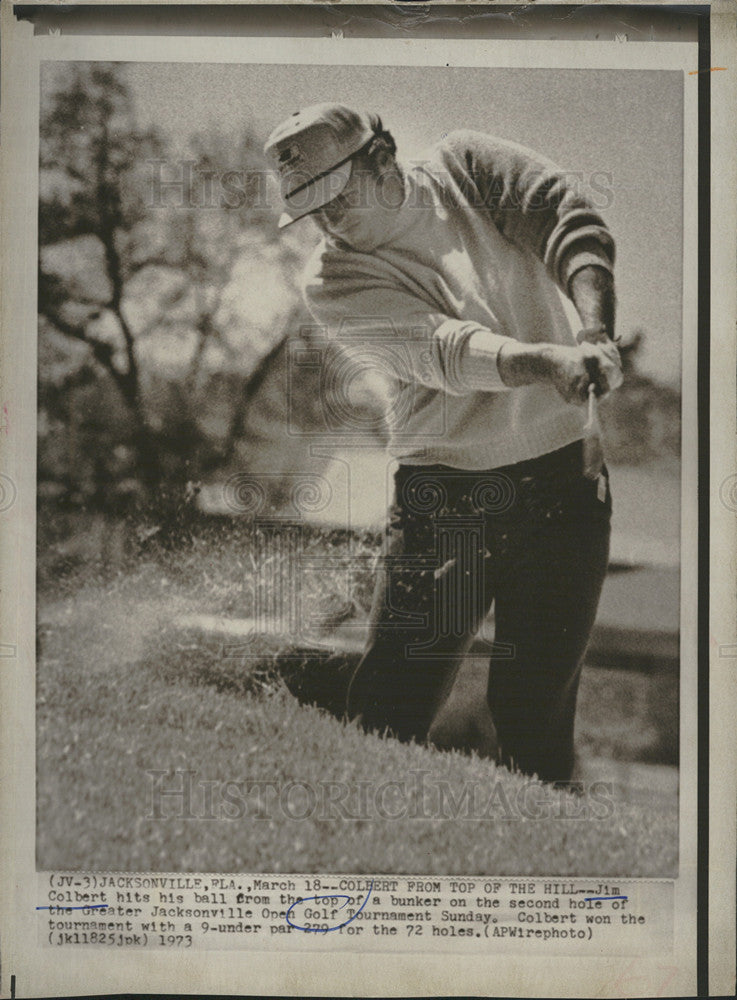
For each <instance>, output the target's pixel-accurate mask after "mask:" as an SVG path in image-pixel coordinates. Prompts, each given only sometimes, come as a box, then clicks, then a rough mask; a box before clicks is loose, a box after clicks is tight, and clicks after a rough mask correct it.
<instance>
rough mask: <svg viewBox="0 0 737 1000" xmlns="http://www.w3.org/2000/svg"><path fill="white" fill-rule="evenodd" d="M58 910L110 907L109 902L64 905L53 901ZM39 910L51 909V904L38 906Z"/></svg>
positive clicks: (104, 908)
mask: <svg viewBox="0 0 737 1000" xmlns="http://www.w3.org/2000/svg"><path fill="white" fill-rule="evenodd" d="M52 906H54V908H55V909H57V910H106V909H107V908H108V904H107V903H87V905H86V906H64V905H63V903H53V904H52ZM36 909H37V910H50V909H51V906H37V907H36Z"/></svg>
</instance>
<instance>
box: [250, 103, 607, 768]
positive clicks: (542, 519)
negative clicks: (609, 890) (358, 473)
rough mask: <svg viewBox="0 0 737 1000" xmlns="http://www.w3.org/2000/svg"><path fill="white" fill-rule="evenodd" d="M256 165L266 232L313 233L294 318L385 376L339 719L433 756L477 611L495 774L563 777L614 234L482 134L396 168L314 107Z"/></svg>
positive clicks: (590, 520) (591, 607)
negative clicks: (365, 598)
mask: <svg viewBox="0 0 737 1000" xmlns="http://www.w3.org/2000/svg"><path fill="white" fill-rule="evenodd" d="M266 151H267V153H268V154H269V155H270V156H272V157H273V158H274V161H275V163H276V166H277V168H278V170H279V173H280V175H281V185H282V197H283V201H284V212H283V215H282V216H281V218H280V221H279V224H280V226H284V225H288V224H290V223H293V222H296V221H297V220H298V219H301V218H303V217H305V216H308V215H309V216H310V217H311V218H312V219H313V220H314V222H315V223H316V224H317V226H318V228H319V230H320V231H321V234H322V239H321V241H320V243H319V246H318V247H317V249H316V251H315V254H314V255H313V257H312V258H311V261H310V263H309V264H308V267H307V271H306V274H305V278H304V295H305V299H306V302H307V305H308V307H309V309H310V311H311V312H312V314H313V316H314V317H315V319H316V321H317V322H318V323H320V324H322V325H323V326H325V327H326V328H327V330H328V335H329V336H330V337H335V338H338V339H339V340H340V341H341V343H345V344H346V345H347V346H348V348H349V349H351V350H354V351H356V350H357V351H358V356H360V350H361V347H362V345H363V346H365V345H366V344H371V345H374V346H375V345H377V344H381V345H382V347H383V349H384V350H385V351H386V356H387V357H388V358H390V359H392V360H391V362H390V363H391V365H392V368H393V371H394V376H395V386H396V388H395V392H396V396H395V400H394V403H395V404H396V405H393V406H392V407H391V412H390V414H389V419H390V421H391V420H392V419H393V421H394V424H393V426H392V427H391V442H390V451H391V454H392V455H393V456H394V458H396V460H397V463H398V467H397V471H396V473H395V476H394V498H393V506H392V509H391V511H390V515H391V516H390V521H389V525H388V528H387V544H386V549H385V558H384V559H383V565H382V568H381V570H380V571H379V573H378V577H377V581H376V588H375V593H374V600H373V606H372V610H371V621H370V631H369V638H368V643H367V646H366V650H365V652H364V655H363V657H362V659H361V661H360V663H359V665H358V667H357V668H356V671H355V674H354V676H353V678H352V681H351V684H350V689H349V692H348V704H347V712H348V715H349V716H350V717H351V718H354V719H357V720H359V721H360V722H361V724H362V725H363V726H364V727H366V728H367V729H374V730H378V731H388V732H390V733H392V734H393V735H395V736H397V737H398V738H400V739H404V740H410V739H416V740H418V741H424V740H428V739H429V740H430V741H432V739H433V732H432V721H433V718H434V716H435V714H436V712H437V710H438V708H439V706H440V705H441V704H442V702H443V699H444V698H445V696H446V694H447V693H448V691H449V689H450V686H451V684H452V681H453V678H454V676H455V674H456V671H457V669H458V667H459V664H460V662H461V658H462V656H463V655H464V653H465V651H466V649H467V648H468V645H469V643H470V640H471V639H472V637H473V635H474V633H475V632H476V630H477V629H478V628H479V625H480V624H481V622H482V621H483V618H484V616H485V615H486V614H487V613H488V611H489V610H490V608H491V605H492V603H493V605H494V613H495V623H496V624H495V647H494V648H495V654H494V655H492V656H491V659H490V672H489V681H488V693H487V698H488V704H489V708H490V710H491V714H492V717H493V721H494V725H495V728H496V735H497V741H498V759H499V761H500V762H503V763H505V764H507V765H509V766H510V767H513V768H518V769H520V770H522V771H525V772H527V773H536V774H537V775H539V776H540V777H541V778H542V779H544V780H549V781H558V782H565V781H568V780H570V779H571V777H572V773H573V768H574V752H573V725H574V714H575V707H576V694H577V689H578V682H579V676H580V671H581V665H582V658H583V654H584V651H585V648H586V644H587V641H588V638H589V634H590V631H591V628H592V625H593V622H594V618H595V615H596V609H597V605H598V601H599V595H600V591H601V586H602V583H603V580H604V575H605V572H606V568H607V560H608V553H609V530H610V517H611V498H610V493H609V484H608V475H607V472H606V468H605V467H604V466H603V465H602V464H601V460H600V457H598V456H597V455H596V453H595V452H593V453H592V451H591V448H590V445H591V436H590V433H588V437H587V431H588V432H590V425H591V418H592V417H593V416H594V415H595V414H594V413H593V412H592V411H593V409H594V408H595V397H596V396H601V395H604V394H605V393H607V392H609V391H610V390H611V389H614V388H616V387H617V386H618V385H619V384H620V382H621V378H622V375H621V366H620V361H619V353H618V350H617V347H616V346H615V344H614V343H613V341H612V339H611V338H612V337H613V335H614V281H613V263H614V244H613V240H612V237H611V235H610V233H609V232H608V230H607V228H606V226H605V224H604V222H603V220H602V219H601V217H600V216H599V214H598V213H597V212H596V210H595V209H594V208H593V207H592V205H591V204H590V203H589V202H588V201H587V200H586V199H585V198H584V197H583V196H582V195H581V193H580V191H579V190H577V189H576V187H575V186H574V185H572V184H571V183H569V181H568V180H567V179H566V176H565V175H564V174H563V173H562V172H561V171H560V170H558V169H557V168H556V167H555V166H554V164H552V163H551V162H549V161H548V160H546V159H544V158H542V157H540V156H538V155H536V154H535V153H532V152H531V151H530V150H527V149H525V148H523V147H521V146H518V145H516V144H513V143H509V142H506V141H501V140H499V139H496V138H494V137H492V136H490V135H486V134H483V133H479V132H472V131H457V132H452V133H451V134H449V135H447V136H446V137H445V138H444V139H443V140H442V141H441V142H440V143H438V144H437V145H436V146H435V147H434V148H433V149H432V150H431V151H430V153H429V155H428V158H427V159H426V160H425V161H423V162H421V163H419V164H418V165H415V166H413V167H412V168H411V169H406V168H405V167H403V166H402V165H401V164H400V162H399V161H398V160H397V158H396V155H395V153H396V145H395V142H394V139H393V137H392V135H391V133H390V132H388V131H387V130H385V129H384V127H383V125H382V122H381V119H380V118H379V117H378V115H375V114H367V113H363V112H360V111H355V110H352V109H350V108H348V107H345V106H343V105H339V104H319V105H315V106H313V107H309V108H306V109H304V110H302V111H299V112H297V113H295V114H294V115H292V116H291V117H290V118H288V119H287V120H286V121H285V122H283V123H282V124H281V125H280V126H279V127H278V128H276V130H275V131H274V132H273V133H272V135H271V136H270V138H269V140H268V142H267V144H266ZM558 290H560V291H561V292H563V294H564V295H566V296H568V297H569V298H570V299H571V300H572V301H573V304H574V305H575V307H576V311H577V313H578V316H579V317H580V323H581V330H580V331H579V332H578V335H577V336H574V332H573V331H572V330H571V326H570V324H569V322H568V319H567V317H566V313H565V310H564V308H563V303H562V301H561V298H560V295H559V291H558ZM387 331H390V333H389V335H387ZM587 403H588V404H589V405H588V410H587V405H586V404H587ZM575 404H579V405H575ZM587 415H588V418H589V419H588V423H587ZM587 446H589V447H587ZM496 650H499V651H501V652H500V653H499V655H497V654H496Z"/></svg>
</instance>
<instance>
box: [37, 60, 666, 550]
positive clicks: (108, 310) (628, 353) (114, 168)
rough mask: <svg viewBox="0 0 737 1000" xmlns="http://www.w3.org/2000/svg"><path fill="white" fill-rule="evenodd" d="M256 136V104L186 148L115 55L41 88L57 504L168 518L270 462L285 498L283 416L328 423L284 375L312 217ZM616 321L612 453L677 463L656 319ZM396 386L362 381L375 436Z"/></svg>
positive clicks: (46, 383)
mask: <svg viewBox="0 0 737 1000" xmlns="http://www.w3.org/2000/svg"><path fill="white" fill-rule="evenodd" d="M263 139H264V136H261V135H256V134H255V133H254V131H252V130H251V129H250V128H249V123H248V122H247V121H244V123H243V127H242V130H241V132H240V134H238V135H224V134H221V133H220V132H218V131H216V130H214V129H212V130H210V131H208V132H207V133H202V132H197V133H193V134H192V135H191V136H190V139H189V147H188V149H187V150H186V152H185V155H184V156H183V157H182V156H181V155H180V154H179V152H177V154H176V155H174V152H173V151H172V150H170V149H169V148H168V147H167V141H166V138H165V136H164V135H163V133H160V132H159V131H157V130H156V129H147V130H140V129H139V128H138V127H137V125H136V116H135V108H134V104H133V101H132V98H131V95H130V92H129V89H128V88H127V86H126V78H125V67H124V66H123V65H119V64H105V63H90V64H82V63H77V64H68V65H65V66H63V67H60V68H59V70H58V72H57V73H56V74H55V76H54V78H53V86H51V85H49V86H47V87H46V88H45V90H44V92H43V94H42V109H41V132H40V205H39V247H40V249H39V291H38V308H39V368H38V388H39V396H38V407H39V442H38V444H39V447H38V479H39V502H40V504H41V505H42V506H44V505H45V506H46V508H48V509H49V510H50V511H55V512H57V513H60V512H63V511H67V512H74V511H77V512H87V513H88V514H89V513H97V514H104V515H105V516H106V517H108V516H113V517H120V516H121V515H124V516H125V517H127V518H128V521H129V522H130V520H131V519H134V520H137V521H138V522H139V523H140V524H142V525H148V527H147V528H145V531H150V532H156V533H158V535H159V537H160V538H164V537H165V536H166V534H167V532H169V533H174V534H176V532H177V531H179V530H180V529H181V528H182V527H183V525H184V524H185V523H186V520H187V518H188V517H190V516H193V512H194V511H195V510H196V506H197V504H196V499H197V495H198V490H199V486H200V484H201V483H203V482H205V483H208V484H212V483H218V482H224V481H225V479H226V478H227V477H228V476H229V475H231V474H232V473H233V472H234V471H239V472H240V471H243V470H245V471H261V470H268V471H269V473H270V483H271V486H270V488H271V489H272V491H273V494H274V495H273V496H272V497H271V500H272V502H273V503H274V504H275V505H277V506H278V503H279V473H280V471H282V472H284V473H285V474H286V473H287V472H294V470H295V469H300V468H301V467H302V464H303V462H304V456H305V452H306V451H307V445H306V443H305V439H304V438H303V437H300V436H299V434H297V435H295V434H291V435H290V434H287V433H286V426H287V419H288V417H289V416H291V419H292V420H294V418H295V415H296V417H297V419H298V421H299V424H300V427H301V429H304V430H307V431H314V432H315V433H319V431H320V430H321V428H322V422H323V420H324V416H323V406H324V387H322V386H321V385H320V382H319V371H318V370H317V369H310V368H309V367H308V368H304V369H303V370H302V369H301V370H300V377H299V379H298V380H296V381H291V382H289V381H288V356H289V352H290V351H291V350H294V349H295V346H296V347H299V346H300V345H302V346H304V347H309V346H310V344H311V343H312V342H313V340H312V339H311V338H313V339H314V337H315V336H316V333H315V328H314V327H312V321H311V318H310V317H309V315H308V314H306V312H305V310H304V306H303V305H302V303H301V300H300V296H299V291H298V289H299V274H300V271H301V269H302V266H303V264H304V261H305V259H306V256H307V254H308V253H309V252H310V250H311V248H312V246H313V245H314V242H315V236H314V233H313V232H312V227H310V226H294V227H290V228H289V229H288V230H286V231H284V232H279V231H278V230H277V228H276V218H277V213H276V209H275V207H274V206H275V205H276V204H277V202H278V199H277V198H275V197H269V196H268V195H269V193H270V192H271V193H272V194H273V193H274V192H275V181H274V179H273V177H272V176H271V173H270V171H269V169H268V165H267V163H266V161H265V159H264V157H263V153H262V145H263ZM269 185H271V187H269ZM624 333H625V346H624V350H623V357H624V364H625V368H626V373H627V378H626V380H625V384H624V387H623V388H622V389H621V390H619V392H617V393H616V394H614V396H613V397H612V398H611V399H609V400H607V401H606V402H605V404H604V406H603V408H602V409H603V411H604V412H603V421H604V425H605V432H606V439H607V452H608V455H609V458H610V461H611V462H612V463H614V464H628V465H641V464H644V463H651V462H658V463H665V464H666V465H671V466H677V462H678V456H679V449H680V396H679V394H678V392H677V391H676V390H674V389H673V388H672V387H669V386H667V385H661V384H658V383H657V382H655V381H653V379H652V378H650V377H649V376H646V375H644V374H642V373H641V372H640V371H639V370H638V365H637V356H638V350H639V348H640V346H641V344H642V342H643V338H644V337H645V336H646V333H645V331H643V330H636V331H630V332H629V333H627V332H626V331H625V332H624ZM674 335H675V334H674ZM384 392H385V386H384V385H382V384H380V383H379V382H378V381H377V379H376V378H375V377H372V376H371V375H370V374H367V375H366V377H365V379H364V380H363V383H361V382H360V380H359V382H357V383H354V384H352V386H351V405H352V406H354V407H355V408H357V409H358V410H359V411H362V412H363V417H362V419H361V421H360V423H361V424H362V426H364V427H369V430H368V431H366V432H365V433H366V434H367V443H368V444H369V445H370V444H372V443H373V444H375V446H376V448H377V451H378V450H379V449H381V448H382V447H383V445H384V444H385V441H386V432H385V426H384V423H383V419H382V404H381V400H382V398H383V393H384ZM321 394H322V395H321ZM288 408H289V411H288ZM371 414H373V415H374V416H375V419H373V420H371V419H369V420H367V419H365V417H366V415H371ZM56 530H60V529H58V527H57V529H56Z"/></svg>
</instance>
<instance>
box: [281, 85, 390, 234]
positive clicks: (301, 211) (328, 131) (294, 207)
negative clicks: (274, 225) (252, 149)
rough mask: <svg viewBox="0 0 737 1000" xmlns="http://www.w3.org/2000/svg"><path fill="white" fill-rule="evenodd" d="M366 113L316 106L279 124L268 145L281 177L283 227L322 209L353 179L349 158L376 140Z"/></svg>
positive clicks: (338, 107)
mask: <svg viewBox="0 0 737 1000" xmlns="http://www.w3.org/2000/svg"><path fill="white" fill-rule="evenodd" d="M375 134H376V133H375V131H374V129H373V127H372V123H371V119H370V118H369V116H368V115H367V114H364V113H363V112H360V111H353V110H351V108H347V107H346V106H345V105H344V104H313V105H312V106H311V107H309V108H305V109H304V110H302V111H295V113H294V114H293V115H291V117H289V118H287V120H286V121H284V122H282V123H281V125H279V126H277V128H275V129H274V131H273V132H272V133H271V135H270V136H269V138H268V139H267V141H266V145H265V146H264V152H265V153H266V154H267V156H269V157H271V158H272V159H273V160H274V161H275V163H276V166H277V169H278V170H279V173H280V175H281V193H282V199H283V201H284V212H283V213H282V215H281V217H280V219H279V227H280V228H281V227H282V226H288V225H289V223H290V222H296V221H297V219H301V218H302V217H303V216H304V215H309V213H310V212H314V211H315V210H316V209H318V208H322V206H323V205H326V204H327V203H328V202H329V201H331V200H332V199H333V198H335V197H337V195H339V194H340V192H341V191H342V190H343V188H344V187H345V186H346V184H347V183H348V179H349V178H350V176H351V169H352V163H351V157H353V156H354V155H355V154H356V153H357V152H358V151H359V150H360V149H362V148H363V147H364V146H366V145H367V144H368V143H369V142H370V141H371V140H372V139H373V138H374V136H375Z"/></svg>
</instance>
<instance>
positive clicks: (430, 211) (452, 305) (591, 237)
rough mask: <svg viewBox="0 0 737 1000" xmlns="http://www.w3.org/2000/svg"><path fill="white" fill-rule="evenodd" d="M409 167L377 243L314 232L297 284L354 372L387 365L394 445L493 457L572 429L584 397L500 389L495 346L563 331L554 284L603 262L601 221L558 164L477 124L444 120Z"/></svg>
mask: <svg viewBox="0 0 737 1000" xmlns="http://www.w3.org/2000/svg"><path fill="white" fill-rule="evenodd" d="M405 176H406V182H407V197H406V199H405V202H404V204H403V205H402V206H401V208H400V209H399V210H398V211H397V212H396V215H395V216H394V219H393V224H392V226H391V229H390V231H387V234H386V241H385V242H383V243H382V244H381V245H380V246H379V247H378V248H376V249H374V250H372V251H371V252H370V253H361V252H358V251H356V250H353V249H352V248H350V247H348V246H347V245H345V244H343V243H341V242H339V241H337V240H335V239H333V238H332V237H325V238H324V239H323V240H322V241H321V243H320V245H319V246H318V247H317V249H316V252H315V254H314V255H313V257H312V258H311V260H310V262H309V263H308V266H307V269H306V272H305V276H304V287H303V292H304V296H305V300H306V302H307V305H308V307H309V309H310V311H311V313H312V315H313V316H314V317H315V320H316V321H317V323H318V324H320V325H323V326H324V327H326V335H327V336H328V337H331V338H337V339H338V340H339V342H340V343H341V345H345V346H346V348H347V349H348V350H349V351H350V353H351V356H352V358H353V361H352V362H351V363H352V365H353V370H354V371H355V370H356V367H357V366H358V367H360V366H361V365H362V364H365V365H375V366H376V367H377V368H378V369H380V370H382V371H383V372H390V373H391V376H392V378H393V380H394V392H393V399H392V402H391V405H390V408H389V412H388V414H387V417H388V422H389V425H390V432H391V440H390V446H389V450H390V452H391V454H392V455H393V456H394V457H395V458H396V459H398V460H399V461H400V462H401V463H404V464H425V463H428V464H435V463H439V464H444V465H449V466H453V467H455V468H459V469H493V468H496V467H498V466H500V465H508V464H511V463H514V462H520V461H523V460H525V459H529V458H535V457H537V456H539V455H543V454H546V453H548V452H550V451H554V450H555V449H557V448H561V447H563V446H564V445H567V444H570V443H572V442H573V441H576V440H578V439H580V438H581V437H582V434H583V423H584V420H585V412H584V408H583V407H577V406H574V405H571V404H567V403H565V402H564V400H563V399H562V398H561V396H560V395H559V394H558V393H557V392H556V390H555V389H554V388H553V387H552V386H550V385H547V384H534V385H529V386H523V387H518V388H514V389H510V388H508V387H507V386H505V385H504V383H503V382H502V380H501V377H500V375H499V371H498V368H497V356H498V353H499V350H500V348H501V347H502V345H503V344H504V343H505V342H507V341H508V339H509V338H511V339H513V340H516V341H521V342H523V343H536V342H550V343H556V344H568V345H570V344H573V343H575V338H574V336H573V331H572V329H571V324H570V323H569V320H568V318H567V316H566V311H565V309H564V307H563V302H562V301H561V297H560V295H559V293H558V289H560V290H561V291H562V292H563V293H564V294H567V292H568V288H569V282H570V280H571V278H572V276H573V275H574V274H575V273H576V271H578V270H579V269H580V268H582V267H585V266H586V265H589V264H594V265H597V266H600V267H604V268H606V269H607V270H609V271H611V270H612V267H613V263H614V243H613V240H612V237H611V235H610V233H609V231H608V230H607V228H606V226H605V224H604V222H603V220H602V219H601V217H600V216H599V215H598V213H597V212H596V211H595V209H594V208H593V207H592V206H591V205H590V203H588V202H587V201H586V199H585V198H584V197H583V196H582V195H581V193H580V191H579V190H577V189H576V187H575V184H574V185H572V184H570V183H569V182H568V181H567V179H566V176H565V175H564V174H563V173H561V171H560V170H558V168H556V167H555V165H554V164H552V163H550V162H549V161H547V160H545V159H543V158H541V157H539V156H537V155H536V154H534V153H532V152H531V151H529V150H527V149H525V148H523V147H521V146H518V145H516V144H513V143H508V142H505V141H501V140H498V139H495V138H493V137H491V136H489V135H485V134H483V133H478V132H471V131H459V132H453V133H451V134H450V135H448V136H447V137H446V138H445V139H444V140H443V141H442V142H441V143H439V144H438V145H437V146H436V147H434V149H433V150H432V153H431V156H430V157H429V159H428V160H426V161H424V162H422V163H421V164H419V165H417V166H414V167H412V169H410V170H407V171H406V174H405ZM346 372H350V364H349V365H348V367H347V369H346ZM347 377H349V376H347Z"/></svg>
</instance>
